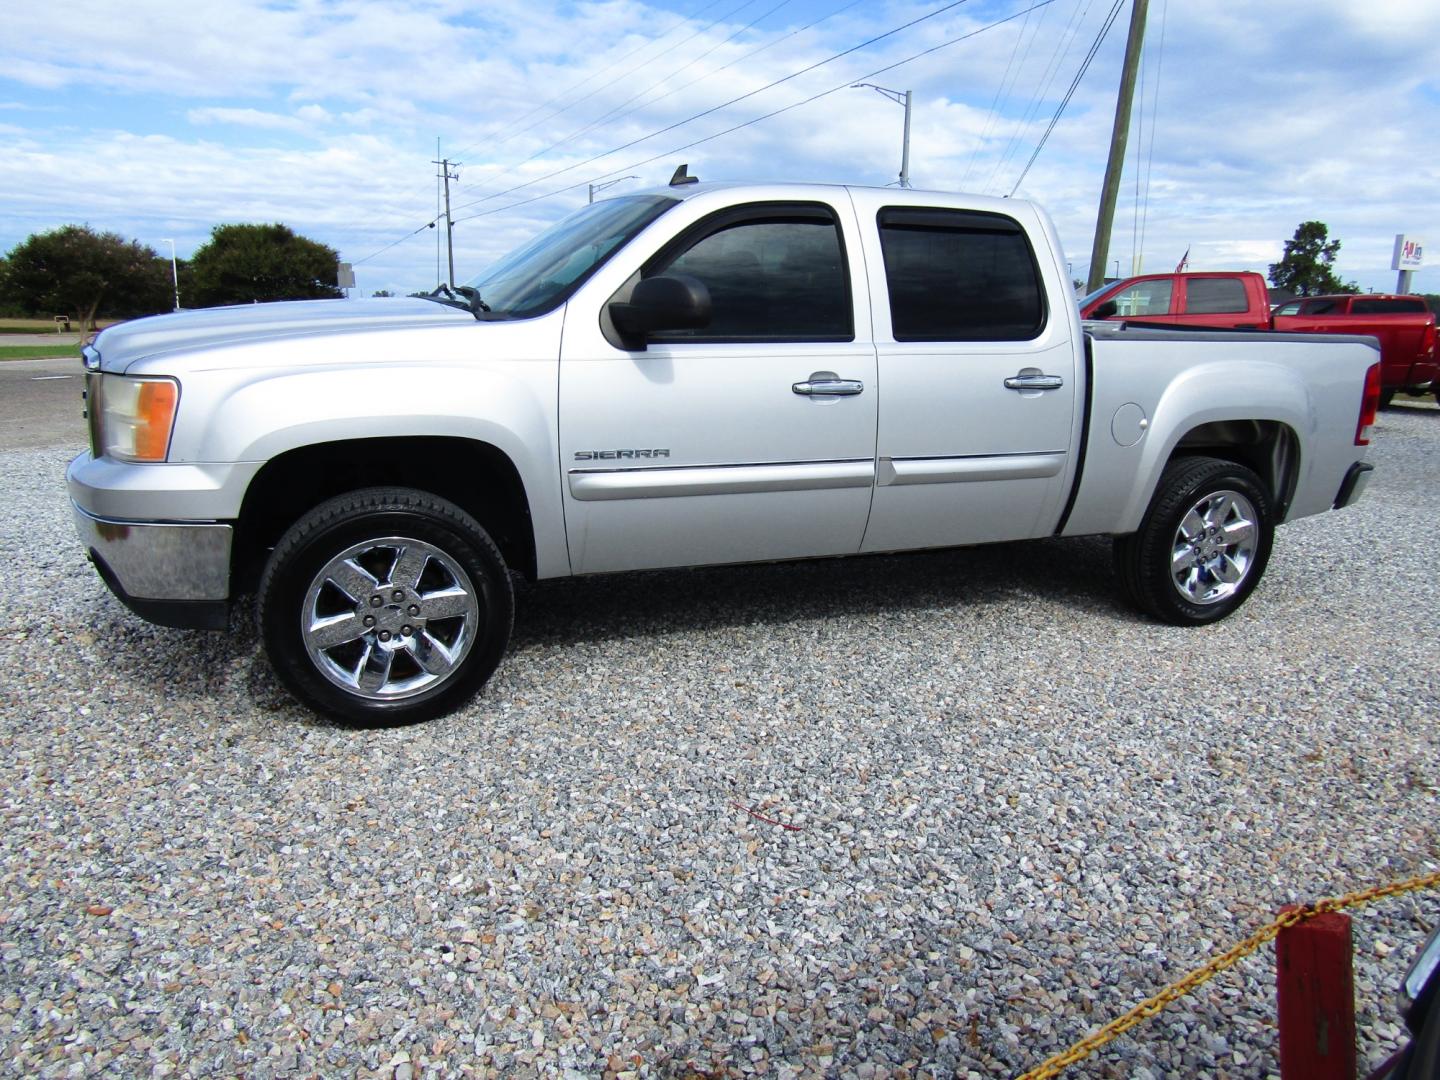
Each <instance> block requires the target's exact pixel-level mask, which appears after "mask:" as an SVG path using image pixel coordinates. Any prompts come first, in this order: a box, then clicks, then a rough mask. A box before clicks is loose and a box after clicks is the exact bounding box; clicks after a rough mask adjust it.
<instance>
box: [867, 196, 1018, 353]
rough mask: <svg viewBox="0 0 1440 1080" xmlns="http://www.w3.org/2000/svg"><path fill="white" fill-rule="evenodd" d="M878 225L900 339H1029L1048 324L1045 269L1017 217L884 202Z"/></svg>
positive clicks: (893, 328) (894, 326)
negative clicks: (1042, 278)
mask: <svg viewBox="0 0 1440 1080" xmlns="http://www.w3.org/2000/svg"><path fill="white" fill-rule="evenodd" d="M878 224H879V226H880V247H881V250H882V252H883V253H884V256H885V278H886V285H887V287H888V289H889V293H890V323H891V333H892V334H893V335H894V337H895V340H896V341H1028V340H1029V339H1031V338H1034V337H1036V336H1037V335H1039V333H1040V331H1041V330H1042V329H1043V328H1044V326H1045V314H1046V313H1045V301H1044V293H1043V291H1042V289H1041V287H1040V270H1039V267H1038V266H1037V265H1036V263H1035V256H1034V253H1033V252H1031V250H1030V242H1029V241H1028V240H1027V239H1026V238H1025V233H1024V231H1023V230H1022V229H1021V228H1020V226H1019V224H1018V223H1017V222H1015V221H1013V220H1012V219H1010V218H1008V217H1005V216H1004V215H1002V214H988V213H977V212H974V211H964V210H931V209H919V208H910V207H887V208H886V209H884V210H881V211H880V214H879V217H878Z"/></svg>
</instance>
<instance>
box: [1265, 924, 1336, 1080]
mask: <svg viewBox="0 0 1440 1080" xmlns="http://www.w3.org/2000/svg"><path fill="white" fill-rule="evenodd" d="M1282 910H1284V911H1290V910H1293V908H1283V909H1282ZM1275 990H1276V997H1277V998H1278V999H1279V1012H1280V1076H1281V1078H1282V1080H1355V971H1354V966H1353V962H1352V956H1351V945H1350V916H1349V915H1346V914H1344V913H1343V912H1326V913H1324V914H1323V915H1316V916H1315V917H1314V918H1312V919H1306V920H1305V921H1304V922H1301V923H1296V924H1295V925H1294V926H1287V927H1285V928H1284V929H1283V930H1281V931H1280V935H1279V937H1277V938H1276V939H1275Z"/></svg>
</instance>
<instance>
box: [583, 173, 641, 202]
mask: <svg viewBox="0 0 1440 1080" xmlns="http://www.w3.org/2000/svg"><path fill="white" fill-rule="evenodd" d="M636 179H638V177H636V176H635V175H634V174H631V175H630V176H619V177H616V178H615V179H614V180H606V181H605V182H604V183H603V184H591V185H590V197H589V198H588V199H586V200H585V201H586V202H587V203H593V202H594V201H595V193H596V192H597V191H604V190H605V189H606V188H608V187H610V186H611V185H613V184H618V183H620V182H621V181H622V180H636Z"/></svg>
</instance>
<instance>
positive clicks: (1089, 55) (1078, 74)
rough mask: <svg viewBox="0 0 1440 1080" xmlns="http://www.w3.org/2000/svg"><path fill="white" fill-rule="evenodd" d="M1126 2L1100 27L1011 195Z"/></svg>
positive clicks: (1113, 9)
mask: <svg viewBox="0 0 1440 1080" xmlns="http://www.w3.org/2000/svg"><path fill="white" fill-rule="evenodd" d="M1124 2H1125V0H1115V3H1114V4H1113V5H1112V6H1111V8H1110V13H1109V15H1107V16H1106V18H1105V23H1104V25H1103V26H1101V27H1100V33H1098V34H1097V35H1095V40H1094V42H1093V43H1092V44H1091V45H1090V51H1089V52H1088V53H1086V54H1085V59H1084V61H1082V62H1081V64H1080V70H1079V71H1077V72H1076V73H1075V78H1073V79H1071V80H1070V89H1069V90H1067V91H1065V96H1064V98H1062V99H1061V101H1060V106H1059V108H1057V109H1056V110H1055V115H1054V116H1052V117H1051V118H1050V126H1049V127H1047V128H1046V129H1045V134H1044V135H1041V136H1040V141H1039V142H1038V143H1036V144H1035V152H1034V153H1033V154H1031V155H1030V160H1029V161H1027V162H1026V163H1025V168H1024V169H1022V170H1021V171H1020V176H1019V178H1018V179H1017V180H1016V181H1015V186H1014V187H1012V188H1011V189H1010V194H1011V195H1014V194H1015V192H1017V191H1019V190H1020V185H1021V184H1022V183H1023V182H1024V180H1025V176H1026V174H1027V173H1029V172H1030V167H1031V166H1032V165H1034V164H1035V159H1036V158H1038V157H1039V156H1040V151H1041V150H1043V149H1045V143H1046V142H1047V141H1049V139H1050V133H1051V132H1052V131H1054V130H1055V125H1056V124H1058V123H1059V122H1060V117H1062V116H1064V115H1065V106H1067V105H1069V104H1070V99H1071V98H1072V97H1074V96H1075V88H1076V87H1078V86H1079V85H1080V80H1081V79H1083V78H1084V77H1085V72H1087V71H1089V70H1090V62H1091V61H1092V60H1094V59H1095V54H1096V53H1098V52H1099V51H1100V46H1101V44H1102V43H1103V42H1104V41H1105V35H1106V34H1108V33H1110V27H1111V26H1113V25H1115V17H1116V16H1117V15H1118V14H1119V13H1120V6H1121V5H1122V4H1123V3H1124Z"/></svg>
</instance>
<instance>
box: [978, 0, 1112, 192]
mask: <svg viewBox="0 0 1440 1080" xmlns="http://www.w3.org/2000/svg"><path fill="white" fill-rule="evenodd" d="M1091 3H1092V0H1085V7H1084V8H1083V10H1082V9H1081V7H1080V6H1079V4H1078V3H1077V4H1076V6H1075V9H1074V11H1072V13H1071V16H1070V21H1069V22H1068V23H1066V25H1065V29H1064V30H1063V31H1062V32H1061V35H1060V40H1059V41H1058V42H1056V45H1055V51H1054V52H1053V53H1052V54H1051V56H1050V61H1049V63H1048V64H1047V65H1046V68H1045V73H1044V75H1043V76H1042V77H1041V82H1040V83H1039V84H1038V85H1037V86H1036V89H1035V93H1034V94H1032V95H1031V97H1030V103H1029V104H1028V105H1027V106H1026V108H1025V113H1024V116H1023V117H1022V119H1021V121H1020V123H1019V124H1018V125H1017V126H1016V127H1015V130H1014V131H1012V132H1011V133H1010V138H1009V140H1008V141H1007V142H1006V143H1005V149H1004V151H1003V152H1002V153H1001V155H1000V164H999V167H998V169H997V170H996V171H995V172H994V173H992V174H991V178H992V179H993V178H994V177H995V176H997V175H999V174H1001V173H1003V172H1004V171H1005V169H1006V167H1007V166H1008V165H1009V163H1010V158H1011V155H1013V154H1014V153H1015V151H1016V150H1017V149H1018V148H1019V146H1020V141H1021V136H1022V135H1023V134H1024V133H1025V132H1026V131H1027V130H1029V128H1030V125H1031V124H1032V123H1033V122H1034V120H1035V117H1036V115H1037V114H1038V113H1039V111H1040V105H1041V103H1042V102H1043V101H1044V100H1045V98H1046V96H1047V95H1049V93H1050V87H1051V86H1052V85H1054V83H1055V76H1057V75H1058V74H1060V66H1061V64H1063V63H1064V61H1065V58H1066V57H1067V56H1069V54H1070V49H1071V46H1072V45H1073V44H1074V42H1075V38H1076V37H1077V36H1078V35H1079V32H1080V27H1081V26H1082V25H1084V22H1085V16H1087V15H1089V14H1090V7H1091ZM986 186H987V187H988V186H989V182H988V181H987V185H986Z"/></svg>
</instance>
